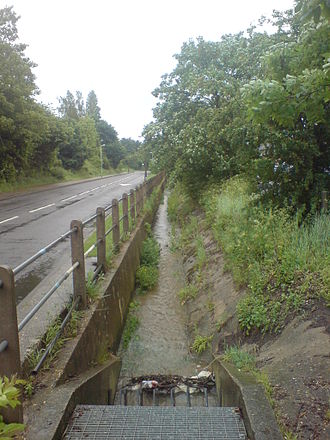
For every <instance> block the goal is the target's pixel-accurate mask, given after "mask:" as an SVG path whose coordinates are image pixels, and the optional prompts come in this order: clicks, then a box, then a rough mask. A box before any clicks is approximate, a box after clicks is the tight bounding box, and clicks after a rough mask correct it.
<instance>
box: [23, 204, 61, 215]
mask: <svg viewBox="0 0 330 440" xmlns="http://www.w3.org/2000/svg"><path fill="white" fill-rule="evenodd" d="M54 205H55V203H51V204H50V205H46V206H41V207H40V208H37V209H32V210H31V211H29V212H30V213H31V214H32V212H37V211H41V210H42V209H46V208H50V207H51V206H54Z"/></svg>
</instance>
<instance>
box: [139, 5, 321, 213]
mask: <svg viewBox="0 0 330 440" xmlns="http://www.w3.org/2000/svg"><path fill="white" fill-rule="evenodd" d="M313 8H320V9H318V10H320V11H321V13H320V14H318V13H317V15H315V13H314V12H313V13H308V11H310V10H312V9H313ZM313 11H314V9H313ZM327 14H328V3H327V2H323V1H318V2H316V1H300V2H298V4H297V11H296V13H294V11H292V10H289V11H286V12H283V13H281V12H278V11H274V13H273V16H272V18H271V19H266V18H262V19H261V20H260V21H259V23H258V25H257V26H253V27H251V28H249V29H247V30H246V31H245V32H240V33H237V34H230V35H225V36H223V37H222V38H221V39H220V41H217V42H212V41H205V40H204V39H203V38H198V39H197V40H189V41H188V42H186V43H184V44H183V46H182V48H181V52H180V53H179V54H177V55H175V58H176V60H177V65H176V67H175V68H174V70H173V71H172V72H171V73H170V74H166V75H164V76H163V78H162V82H161V84H160V86H159V87H158V88H157V89H156V90H155V91H154V92H153V94H154V96H155V97H156V98H158V102H157V105H156V107H155V108H154V121H152V122H151V123H150V124H148V125H147V126H146V127H145V129H144V137H145V143H146V144H147V145H149V149H150V148H152V151H153V157H154V160H153V163H154V166H155V167H156V168H158V169H162V168H165V169H166V170H167V171H169V172H171V173H172V174H173V176H174V177H175V178H177V179H180V180H182V181H183V182H185V183H186V186H187V187H188V188H189V189H190V191H191V193H192V194H197V193H198V191H199V190H200V189H202V188H203V186H205V185H206V184H209V182H210V181H211V182H220V181H222V180H224V179H226V178H228V177H230V176H233V175H235V174H239V173H245V174H246V175H248V176H249V177H250V180H251V182H252V183H253V184H254V185H255V188H256V191H258V192H259V194H260V195H261V197H262V198H263V199H264V200H265V201H269V202H271V203H275V204H277V205H291V206H292V207H294V208H298V209H300V210H301V211H304V212H308V211H309V210H311V209H314V208H315V207H316V205H317V203H318V200H319V199H320V191H321V190H322V189H324V188H326V187H328V185H329V176H330V169H329V151H330V150H329V146H328V141H329V121H330V117H329V116H330V115H329V86H330V80H329V68H330V64H329V61H330V60H329V57H330V53H329V22H328V19H327ZM265 23H267V24H268V25H269V24H271V25H272V27H273V29H274V32H273V33H271V34H269V33H267V32H266V31H265V30H264V27H263V25H264V24H265Z"/></svg>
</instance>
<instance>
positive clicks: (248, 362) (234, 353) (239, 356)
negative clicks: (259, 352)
mask: <svg viewBox="0 0 330 440" xmlns="http://www.w3.org/2000/svg"><path fill="white" fill-rule="evenodd" d="M222 359H223V360H224V361H226V362H230V363H232V364H233V365H235V367H236V368H238V369H239V370H244V371H250V372H253V371H255V369H256V360H255V357H254V356H252V355H251V354H250V353H247V352H246V351H243V350H242V349H241V348H240V347H238V346H237V345H233V346H231V347H226V349H225V353H224V355H223V356H222Z"/></svg>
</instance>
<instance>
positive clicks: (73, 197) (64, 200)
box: [61, 195, 77, 202]
mask: <svg viewBox="0 0 330 440" xmlns="http://www.w3.org/2000/svg"><path fill="white" fill-rule="evenodd" d="M76 197H77V195H75V196H71V197H68V198H67V199H63V200H61V202H67V201H68V200H72V199H75V198H76Z"/></svg>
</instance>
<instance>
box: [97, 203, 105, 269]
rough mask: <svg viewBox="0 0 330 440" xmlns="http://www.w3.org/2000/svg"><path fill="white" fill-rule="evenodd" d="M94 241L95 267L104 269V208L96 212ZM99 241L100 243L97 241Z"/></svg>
mask: <svg viewBox="0 0 330 440" xmlns="http://www.w3.org/2000/svg"><path fill="white" fill-rule="evenodd" d="M96 214H97V217H96V240H97V242H98V243H97V267H99V266H102V268H103V269H104V267H105V261H106V260H105V259H106V257H105V211H104V208H97V210H96ZM99 240H100V241H99Z"/></svg>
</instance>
